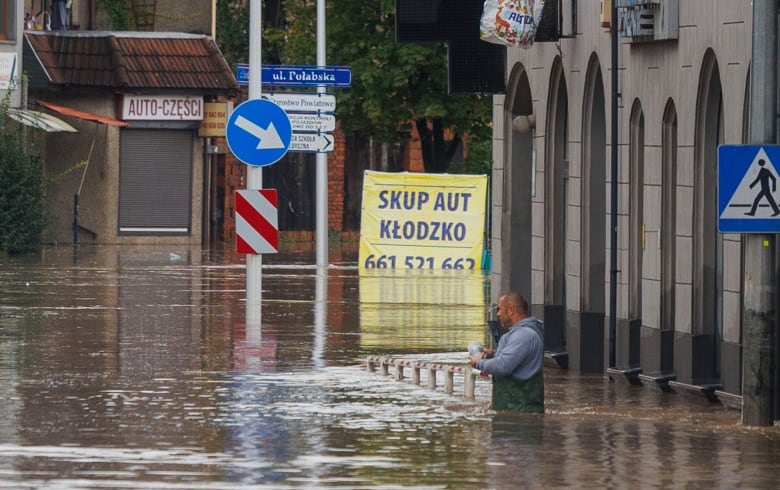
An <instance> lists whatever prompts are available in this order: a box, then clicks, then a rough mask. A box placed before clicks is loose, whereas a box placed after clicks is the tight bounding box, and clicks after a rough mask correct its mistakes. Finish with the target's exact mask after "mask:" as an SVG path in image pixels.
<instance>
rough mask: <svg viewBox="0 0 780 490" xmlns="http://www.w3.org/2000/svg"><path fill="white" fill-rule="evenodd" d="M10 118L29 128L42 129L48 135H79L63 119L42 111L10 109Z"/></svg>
mask: <svg viewBox="0 0 780 490" xmlns="http://www.w3.org/2000/svg"><path fill="white" fill-rule="evenodd" d="M7 113H8V117H10V118H11V119H13V120H15V121H19V122H20V123H22V124H26V125H27V126H32V127H33V128H38V129H42V130H44V131H46V132H48V133H57V132H68V133H78V130H77V129H76V128H74V127H73V126H71V125H70V124H68V123H66V122H65V121H63V120H62V119H59V118H56V117H54V116H52V115H49V114H46V113H45V112H40V111H30V110H27V109H13V108H10V107H9V108H8V112H7Z"/></svg>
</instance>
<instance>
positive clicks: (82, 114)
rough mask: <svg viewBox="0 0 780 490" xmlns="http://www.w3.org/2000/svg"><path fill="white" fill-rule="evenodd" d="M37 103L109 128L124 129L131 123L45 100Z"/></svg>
mask: <svg viewBox="0 0 780 490" xmlns="http://www.w3.org/2000/svg"><path fill="white" fill-rule="evenodd" d="M37 102H38V103H39V104H40V105H42V106H44V107H47V108H49V109H51V110H53V111H57V112H59V113H60V114H62V115H63V116H72V117H78V118H79V119H86V120H87V121H95V122H99V123H103V124H108V125H109V126H123V127H126V126H130V123H126V122H124V121H120V120H119V119H114V118H111V117H108V116H101V115H99V114H93V113H91V112H87V111H80V110H78V109H74V108H72V107H66V106H63V105H57V104H52V103H51V102H46V101H45V100H41V99H38V100H37Z"/></svg>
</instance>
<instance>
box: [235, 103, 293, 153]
mask: <svg viewBox="0 0 780 490" xmlns="http://www.w3.org/2000/svg"><path fill="white" fill-rule="evenodd" d="M225 136H226V137H227V143H228V146H229V147H230V151H232V152H233V154H234V155H235V156H236V158H238V159H239V160H241V161H242V162H244V163H246V164H247V165H254V166H258V167H262V166H265V165H270V164H272V163H275V162H277V161H279V160H280V159H281V158H282V157H283V156H284V155H285V154H286V153H287V150H288V149H289V148H290V139H291V137H292V124H291V123H290V118H289V117H287V113H286V112H284V110H283V109H282V108H281V107H279V106H278V105H276V104H274V103H273V102H271V101H269V100H264V99H252V100H247V101H246V102H243V103H241V104H239V105H238V107H236V108H235V109H234V110H233V113H232V114H231V115H230V119H228V123H227V129H226V135H225Z"/></svg>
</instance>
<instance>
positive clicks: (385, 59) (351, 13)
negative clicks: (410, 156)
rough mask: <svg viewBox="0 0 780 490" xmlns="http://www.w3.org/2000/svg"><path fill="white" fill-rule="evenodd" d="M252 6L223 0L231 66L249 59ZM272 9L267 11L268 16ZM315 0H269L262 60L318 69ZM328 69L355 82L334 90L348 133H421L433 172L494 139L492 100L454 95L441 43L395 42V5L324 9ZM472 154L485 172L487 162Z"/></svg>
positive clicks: (352, 1) (384, 137)
mask: <svg viewBox="0 0 780 490" xmlns="http://www.w3.org/2000/svg"><path fill="white" fill-rule="evenodd" d="M247 5H248V3H247V2H240V1H230V0H219V19H218V29H217V32H218V34H217V42H218V43H219V45H220V48H221V49H222V51H223V53H224V54H225V57H226V58H227V59H228V61H229V62H230V63H231V64H233V65H235V63H237V62H242V61H244V62H245V61H247V58H248V55H247V53H248V51H247V49H246V46H247V44H248V36H247V33H248V29H247V27H246V26H248V20H249V17H248V6H247ZM269 9H270V11H269ZM316 25H317V22H316V1H315V0H278V3H277V2H266V5H265V9H264V11H263V57H262V59H263V63H280V64H306V65H308V64H316V48H317V39H316ZM326 32H327V43H326V45H327V64H328V65H345V66H350V67H351V71H352V85H351V87H350V88H348V89H337V90H335V91H334V92H335V93H336V99H337V107H338V118H339V123H340V125H341V129H342V130H343V131H344V132H345V134H347V135H350V134H360V135H364V136H370V137H371V138H373V139H374V140H375V141H377V142H386V143H396V142H401V141H405V140H408V139H409V138H411V136H412V134H413V129H416V130H417V132H418V134H419V137H420V142H421V145H422V149H423V159H424V164H425V169H426V171H428V172H445V171H452V170H454V168H450V162H451V160H452V158H453V156H454V155H455V154H456V151H457V150H458V148H459V146H460V145H461V144H462V141H461V140H462V138H463V136H464V135H465V134H468V137H469V140H470V144H469V147H470V148H471V147H472V146H473V147H477V146H479V145H480V144H482V146H484V141H489V140H490V138H491V130H490V124H491V98H490V97H489V96H484V95H450V94H448V89H447V83H448V82H447V48H446V47H445V46H444V45H443V44H415V43H409V44H400V43H396V42H395V2H394V0H375V1H368V2H367V1H365V0H339V1H338V2H330V3H329V4H328V5H327V21H326ZM481 155H482V156H480V157H479V158H480V159H481V161H480V162H477V161H476V160H475V159H476V158H477V155H474V156H472V158H470V159H469V160H471V163H470V165H471V167H472V168H476V169H481V173H485V172H488V171H489V169H490V160H489V158H488V159H487V160H484V152H481Z"/></svg>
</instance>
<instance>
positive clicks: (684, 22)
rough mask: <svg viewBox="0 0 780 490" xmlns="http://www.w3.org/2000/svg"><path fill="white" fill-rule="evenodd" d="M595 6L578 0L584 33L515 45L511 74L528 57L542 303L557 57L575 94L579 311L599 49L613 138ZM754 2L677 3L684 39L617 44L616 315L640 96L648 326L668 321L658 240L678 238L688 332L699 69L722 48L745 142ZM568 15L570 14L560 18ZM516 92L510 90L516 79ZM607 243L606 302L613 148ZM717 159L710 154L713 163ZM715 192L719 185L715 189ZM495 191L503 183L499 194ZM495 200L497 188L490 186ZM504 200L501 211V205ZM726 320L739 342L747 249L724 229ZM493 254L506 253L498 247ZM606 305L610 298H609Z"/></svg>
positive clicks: (728, 133) (603, 38) (681, 317)
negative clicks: (670, 145) (665, 208)
mask: <svg viewBox="0 0 780 490" xmlns="http://www.w3.org/2000/svg"><path fill="white" fill-rule="evenodd" d="M599 15H600V11H599V6H598V2H589V1H580V2H578V11H577V29H576V35H575V36H574V38H564V39H561V40H560V42H559V43H537V44H535V45H534V46H533V47H532V48H530V49H527V50H525V49H517V48H508V49H507V53H508V55H507V56H508V58H507V59H508V70H507V71H508V72H511V70H512V69H513V67H514V66H515V64H517V63H520V64H522V65H523V66H524V68H525V70H526V72H527V73H528V77H529V82H530V85H531V92H532V93H531V96H532V98H533V110H534V116H535V117H536V132H535V139H534V142H535V148H534V149H535V151H536V195H535V197H534V200H533V205H532V212H533V227H532V228H533V229H532V233H533V251H532V253H533V261H532V297H531V302H532V303H534V304H541V303H543V302H544V277H545V274H544V253H545V252H544V247H545V246H547V245H546V243H545V236H544V235H545V226H544V216H545V213H544V207H545V205H544V173H545V165H544V162H545V155H544V141H545V136H546V135H545V131H546V129H547V106H548V100H549V98H550V95H549V94H548V89H549V86H550V72H551V68H552V66H553V62H554V60H555V59H556V57H560V58H561V61H562V64H563V67H564V75H565V84H566V89H567V94H568V142H567V155H568V159H569V162H570V165H569V185H568V195H567V197H566V202H567V208H568V209H567V220H568V221H567V228H566V233H567V243H566V247H565V250H566V261H567V269H566V273H567V292H566V294H567V308H568V309H569V310H574V311H578V310H579V309H580V305H581V302H580V300H581V295H582V291H580V276H581V270H582V264H580V258H581V256H582V248H581V242H580V240H581V238H580V237H581V212H582V209H583V203H582V202H581V192H580V184H581V178H582V175H581V169H582V155H581V153H582V141H581V139H582V134H583V132H582V121H583V114H582V110H583V96H584V91H585V78H586V75H587V73H586V72H587V67H588V61H589V60H590V58H591V56H592V55H593V54H594V53H595V55H596V56H597V57H598V61H599V63H600V68H601V75H602V79H603V83H604V90H605V94H604V95H605V100H606V105H607V107H606V108H605V111H606V119H607V120H606V125H607V145H608V146H609V145H610V141H609V139H610V134H611V133H610V129H609V128H610V120H609V119H610V108H609V106H610V103H611V86H610V77H611V75H610V35H609V30H608V29H605V28H602V27H601V25H600V22H599V20H600V18H599ZM751 15H752V9H751V5H750V2H734V1H731V0H679V39H678V40H669V41H662V42H655V43H635V44H630V43H627V42H621V43H620V45H619V70H620V71H619V83H618V90H619V93H620V98H619V110H618V124H619V126H618V128H619V129H618V133H619V141H620V148H619V177H618V178H619V190H618V192H619V196H618V199H619V218H618V226H619V229H618V243H619V245H618V246H619V251H618V268H619V273H618V283H619V284H618V317H619V318H623V319H625V318H627V316H628V283H627V281H628V279H629V275H628V273H627V271H628V264H629V261H628V222H629V218H628V210H629V207H628V190H629V188H628V175H629V172H628V165H629V148H628V141H629V134H628V131H629V124H628V121H629V116H630V109H631V106H632V104H633V101H634V100H635V99H639V100H640V102H641V105H642V110H643V114H644V120H645V160H644V165H645V187H644V194H645V195H644V204H643V207H644V223H645V226H646V235H645V238H646V245H645V249H644V255H643V282H642V292H643V298H642V305H643V308H642V310H643V320H644V324H645V325H647V326H650V327H655V328H658V326H659V323H660V318H659V314H660V311H659V305H660V294H661V292H660V277H661V273H660V271H661V262H660V261H661V256H660V250H661V243H662V241H665V240H669V239H671V240H674V241H675V250H676V252H677V257H676V259H677V260H676V262H677V272H676V281H677V287H676V296H677V301H676V305H675V308H676V316H677V322H676V325H675V327H676V330H677V331H678V332H681V333H691V332H692V320H691V319H692V311H691V308H692V302H693V269H692V267H693V264H692V262H693V249H692V247H693V209H694V197H693V192H694V187H693V185H694V181H695V178H694V168H695V166H694V158H695V151H694V145H695V140H694V137H695V131H696V114H697V100H698V93H699V84H700V72H701V67H702V61H703V59H704V56H705V53H706V52H707V51H708V50H712V51H713V53H714V54H715V56H716V59H717V63H718V69H719V73H720V81H721V85H722V93H723V110H724V114H723V118H724V134H723V136H722V137H723V142H724V143H731V144H738V143H743V136H742V132H743V129H742V128H743V118H744V117H745V114H744V112H745V110H746V108H745V94H746V91H745V88H746V82H747V76H748V69H749V58H750V52H751V45H750V39H751ZM567 22H570V20H569V19H566V20H564V24H566V23H567ZM508 90H512V87H509V88H508ZM670 99H671V100H672V101H673V102H674V105H675V108H676V112H677V117H678V124H677V128H678V133H677V189H676V197H677V209H676V228H677V232H676V233H677V234H676V236H675V237H662V236H660V233H659V230H660V224H661V222H660V219H661V216H660V212H661V205H660V200H661V158H662V151H661V145H662V141H661V138H662V127H663V113H664V109H665V107H666V104H667V101H669V100H670ZM503 100H504V97H503V96H496V97H495V110H496V112H497V113H498V114H497V117H495V118H494V119H495V120H497V121H503V116H502V115H501V114H502V113H503V111H504V107H503ZM495 134H496V135H497V136H496V139H495V145H494V148H497V147H498V148H500V147H501V146H502V145H503V144H504V138H503V134H504V133H503V132H502V131H495ZM500 154H501V150H500V149H499V150H496V149H494V158H496V160H495V162H494V163H495V166H496V170H494V178H496V177H497V172H500V170H501V168H503V164H502V162H501V160H500ZM606 154H607V162H605V165H606V168H607V182H605V186H604V188H605V192H606V195H607V203H608V205H607V216H605V217H604V219H605V220H607V221H606V222H607V226H606V232H607V235H608V236H607V237H606V244H607V250H606V254H607V267H606V270H605V281H606V283H607V286H606V287H607V302H608V301H609V280H610V271H609V260H608V257H609V253H610V251H609V244H610V237H609V233H610V228H609V219H610V218H609V215H608V214H609V202H610V196H609V194H610V183H609V176H610V161H609V158H610V157H609V155H610V153H609V150H607V153H606ZM709 164H711V165H715V162H708V165H709ZM712 192H715V189H712ZM494 193H495V190H494ZM494 197H495V198H497V197H499V194H494ZM496 207H498V208H499V209H496ZM500 216H501V212H500V201H498V200H495V199H494V225H493V230H494V232H493V233H494V239H495V240H497V241H498V242H499V243H500V240H501V237H500V229H501V227H500ZM723 240H724V243H723V257H724V263H723V286H724V294H723V306H724V308H723V320H724V339H725V340H727V341H732V342H738V341H739V324H740V318H739V316H740V294H741V293H740V284H741V245H740V240H739V237H738V236H729V235H726V236H724V237H723ZM493 250H494V251H496V250H500V248H499V247H497V246H495V245H494V247H493ZM493 264H494V271H495V273H497V274H500V272H499V271H500V259H498V258H497V257H495V256H494V259H493ZM605 311H607V312H608V311H609V306H608V305H605Z"/></svg>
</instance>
